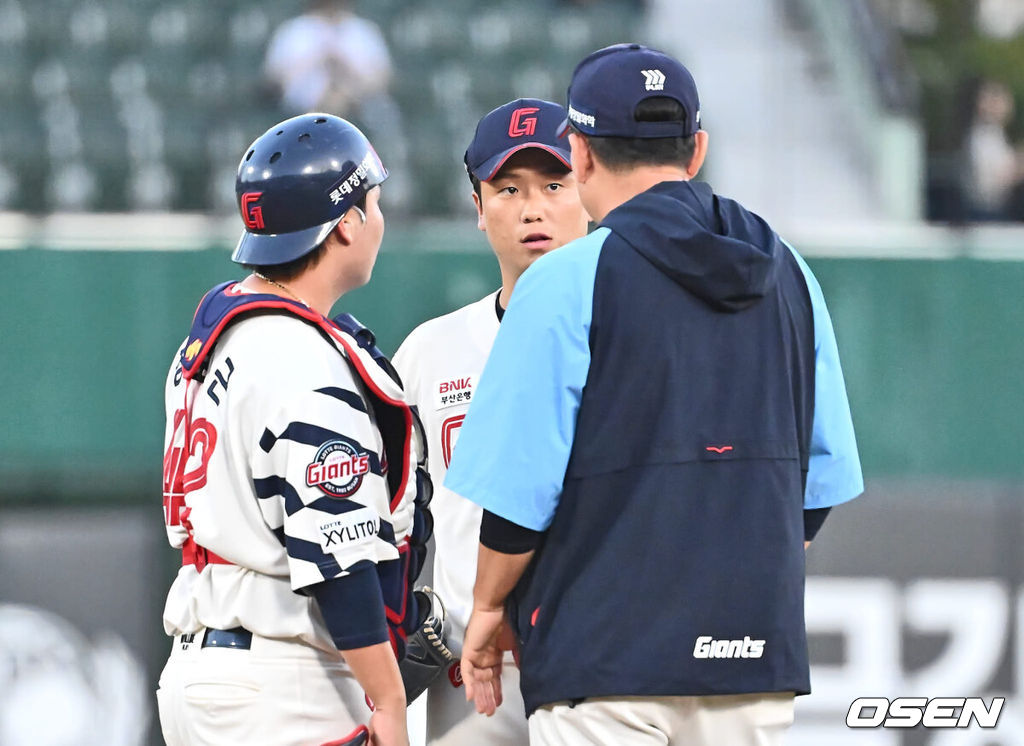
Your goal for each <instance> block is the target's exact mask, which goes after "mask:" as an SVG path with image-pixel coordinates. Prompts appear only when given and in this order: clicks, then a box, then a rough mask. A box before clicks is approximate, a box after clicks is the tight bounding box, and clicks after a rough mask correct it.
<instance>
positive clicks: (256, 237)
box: [231, 215, 344, 266]
mask: <svg viewBox="0 0 1024 746" xmlns="http://www.w3.org/2000/svg"><path fill="white" fill-rule="evenodd" d="M342 217H344V216H343V215H339V216H338V217H337V218H336V219H334V220H329V221H328V222H326V223H324V224H323V225H317V226H314V227H313V228H305V229H303V230H301V231H292V232H291V233H269V234H264V233H249V231H245V232H243V233H242V236H241V238H239V239H238V245H237V246H235V250H234V252H232V254H231V261H233V262H237V263H238V264H255V265H258V266H269V265H274V264H286V263H288V262H291V261H294V260H295V259H298V258H299V257H300V256H303V255H305V254H308V253H309V252H311V251H312V250H313V249H315V248H316V247H317V246H319V245H320V244H322V243H323V242H324V239H326V238H327V236H328V235H330V233H331V231H332V230H333V229H334V226H336V225H337V224H338V223H339V222H340V221H341V218H342Z"/></svg>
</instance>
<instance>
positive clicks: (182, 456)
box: [164, 409, 217, 526]
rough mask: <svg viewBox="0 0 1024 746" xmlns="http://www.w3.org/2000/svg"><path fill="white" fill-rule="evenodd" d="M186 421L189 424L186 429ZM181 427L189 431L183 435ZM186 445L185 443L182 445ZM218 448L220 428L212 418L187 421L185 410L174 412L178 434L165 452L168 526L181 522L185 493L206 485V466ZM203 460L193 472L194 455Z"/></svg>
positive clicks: (165, 498) (165, 492)
mask: <svg viewBox="0 0 1024 746" xmlns="http://www.w3.org/2000/svg"><path fill="white" fill-rule="evenodd" d="M186 424H188V425H189V427H188V428H187V429H186ZM179 429H182V430H185V432H183V433H182V435H181V437H180V438H179V433H178V431H179ZM181 444H184V445H181ZM216 447H217V428H215V427H214V426H213V425H212V424H211V423H210V422H209V421H208V420H205V419H198V420H195V421H193V422H187V420H186V417H185V410H184V409H179V410H177V411H175V413H174V435H173V436H172V438H171V445H170V447H169V448H168V449H167V453H165V454H164V522H165V523H166V524H167V525H168V526H177V525H179V524H180V523H181V510H182V508H184V507H185V494H186V493H187V492H192V491H193V490H197V489H199V488H200V487H202V486H203V485H205V484H206V469H207V467H208V466H209V464H210V457H211V456H212V455H213V449H214V448H216ZM197 452H198V457H199V463H198V464H197V465H196V466H195V468H193V469H192V470H191V471H189V472H187V473H186V472H185V467H186V466H187V465H188V461H189V459H191V458H195V457H196V456H197Z"/></svg>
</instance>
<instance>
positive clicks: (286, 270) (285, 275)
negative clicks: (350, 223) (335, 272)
mask: <svg viewBox="0 0 1024 746" xmlns="http://www.w3.org/2000/svg"><path fill="white" fill-rule="evenodd" d="M354 206H355V207H358V208H359V209H360V210H362V211H363V212H364V213H365V212H366V194H363V196H362V197H360V198H359V201H358V202H356V203H355V205H354ZM326 253H327V239H326V238H325V239H324V240H323V241H321V242H320V244H319V245H318V246H317V247H316V248H314V249H313V250H312V251H310V252H307V253H305V254H303V255H302V256H300V257H299V258H298V259H292V260H291V261H290V262H285V263H284V264H243V265H242V266H243V267H245V268H246V269H247V270H249V271H250V272H259V273H260V274H261V275H263V276H264V277H268V278H270V279H271V280H277V281H278V282H288V281H289V280H294V279H295V278H296V277H298V276H299V275H301V274H302V273H303V272H305V271H306V270H307V269H311V268H312V267H315V266H316V265H317V264H319V263H320V260H321V259H323V258H324V254H326Z"/></svg>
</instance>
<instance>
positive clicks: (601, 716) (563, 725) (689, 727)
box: [530, 693, 793, 746]
mask: <svg viewBox="0 0 1024 746" xmlns="http://www.w3.org/2000/svg"><path fill="white" fill-rule="evenodd" d="M792 724H793V695H792V694H791V693H773V694H735V695H723V696H714V697H595V698H593V699H586V700H584V701H583V702H580V703H579V704H577V705H576V706H575V707H570V706H569V704H568V703H565V702H562V703H556V704H553V705H546V706H544V707H541V708H540V709H538V710H537V711H536V712H534V713H533V715H531V716H530V743H531V744H532V745H533V746H585V745H586V746H589V745H590V744H609V746H610V745H611V744H614V745H615V746H655V744H658V746H661V745H663V744H664V745H665V746H682V745H683V744H685V746H780V745H781V744H782V739H783V736H784V735H785V732H786V730H788V728H789V726H790V725H792Z"/></svg>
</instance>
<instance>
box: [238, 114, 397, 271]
mask: <svg viewBox="0 0 1024 746" xmlns="http://www.w3.org/2000/svg"><path fill="white" fill-rule="evenodd" d="M387 176H388V172H387V170H386V169H385V168H384V164H382V163H381V162H380V158H379V157H378V156H377V152H376V151H375V150H374V149H373V146H372V145H370V141H369V140H367V139H366V136H365V135H363V133H362V132H360V131H359V128H357V127H356V126H355V125H353V124H352V123H351V122H347V121H345V120H344V119H341V118H340V117H336V116H332V115H330V114H303V115H301V116H297V117H292V118H291V119H286V120H285V121H283V122H281V123H280V124H278V125H277V126H275V127H271V128H270V129H269V130H267V131H266V132H264V133H263V134H262V135H260V137H258V138H257V139H256V141H255V142H254V143H253V144H252V145H250V146H249V148H248V150H246V152H245V156H243V158H242V162H241V163H240V164H239V165H238V176H237V178H236V179H235V196H236V198H237V199H238V208H239V210H240V211H241V213H242V220H243V221H244V222H245V232H244V233H243V234H242V237H241V238H240V239H239V241H238V246H236V247H235V252H234V253H233V254H232V255H231V260H232V261H234V262H238V263H239V264H255V265H272V264H285V263H287V262H290V261H293V260H295V259H298V258H299V257H300V256H303V255H304V254H308V253H309V252H310V251H312V250H313V249H315V248H316V247H317V246H319V245H320V244H321V243H322V242H323V240H324V239H325V238H327V236H328V235H329V234H330V232H331V230H332V229H333V228H334V226H336V225H337V224H338V221H340V220H341V218H342V216H344V215H345V213H346V212H348V211H349V210H350V209H351V208H352V206H353V205H355V204H356V203H357V202H359V201H360V200H361V199H362V198H363V195H365V194H366V193H367V192H368V191H370V189H372V188H373V187H375V186H377V185H378V184H380V183H381V182H382V181H384V179H386V178H387Z"/></svg>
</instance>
